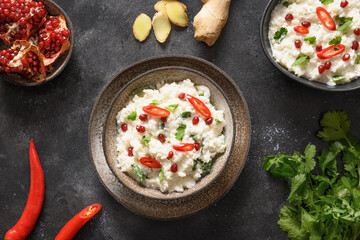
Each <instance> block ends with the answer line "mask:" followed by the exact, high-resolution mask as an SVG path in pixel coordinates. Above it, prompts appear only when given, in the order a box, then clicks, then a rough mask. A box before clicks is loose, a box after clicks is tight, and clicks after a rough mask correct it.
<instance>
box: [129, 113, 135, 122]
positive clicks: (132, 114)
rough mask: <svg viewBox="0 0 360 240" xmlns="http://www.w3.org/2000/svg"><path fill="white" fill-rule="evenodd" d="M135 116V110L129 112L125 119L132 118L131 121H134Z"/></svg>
mask: <svg viewBox="0 0 360 240" xmlns="http://www.w3.org/2000/svg"><path fill="white" fill-rule="evenodd" d="M136 116H137V113H136V112H132V113H130V114H129V115H128V116H127V119H129V120H132V121H135V119H136Z"/></svg>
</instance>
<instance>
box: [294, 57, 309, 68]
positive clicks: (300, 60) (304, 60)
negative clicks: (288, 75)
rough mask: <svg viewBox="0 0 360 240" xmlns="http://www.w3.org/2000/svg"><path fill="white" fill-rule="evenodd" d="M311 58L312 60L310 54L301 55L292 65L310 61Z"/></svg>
mask: <svg viewBox="0 0 360 240" xmlns="http://www.w3.org/2000/svg"><path fill="white" fill-rule="evenodd" d="M309 60H310V57H309V56H299V57H297V58H296V60H295V62H294V63H293V64H292V65H291V66H293V67H295V66H299V65H304V64H306V63H308V62H309Z"/></svg>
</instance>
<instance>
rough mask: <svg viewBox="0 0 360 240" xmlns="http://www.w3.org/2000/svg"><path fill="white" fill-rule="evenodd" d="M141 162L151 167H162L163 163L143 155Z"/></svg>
mask: <svg viewBox="0 0 360 240" xmlns="http://www.w3.org/2000/svg"><path fill="white" fill-rule="evenodd" d="M140 162H141V164H142V165H144V166H147V167H149V168H161V163H159V162H158V161H156V160H155V159H152V158H147V157H142V158H140Z"/></svg>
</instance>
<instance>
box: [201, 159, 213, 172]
mask: <svg viewBox="0 0 360 240" xmlns="http://www.w3.org/2000/svg"><path fill="white" fill-rule="evenodd" d="M211 167H212V161H211V160H210V161H209V162H207V163H204V162H201V170H202V172H201V176H205V175H207V174H209V173H210V172H211Z"/></svg>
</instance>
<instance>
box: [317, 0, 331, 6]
mask: <svg viewBox="0 0 360 240" xmlns="http://www.w3.org/2000/svg"><path fill="white" fill-rule="evenodd" d="M320 2H321V3H322V4H324V5H328V4H330V3H333V2H334V0H320Z"/></svg>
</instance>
